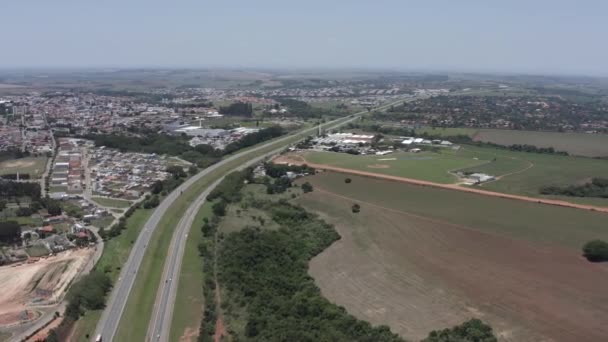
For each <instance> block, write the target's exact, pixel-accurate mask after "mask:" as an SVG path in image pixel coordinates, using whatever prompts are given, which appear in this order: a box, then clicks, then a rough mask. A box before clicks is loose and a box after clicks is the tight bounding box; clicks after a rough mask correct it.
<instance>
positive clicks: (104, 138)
mask: <svg viewBox="0 0 608 342" xmlns="http://www.w3.org/2000/svg"><path fill="white" fill-rule="evenodd" d="M284 133H285V131H284V130H283V129H282V128H281V127H279V126H272V127H268V128H264V129H261V130H259V131H258V132H255V133H251V134H248V135H246V136H245V137H243V138H242V139H240V140H238V141H235V142H233V143H230V144H228V145H227V146H226V148H225V149H224V150H216V149H215V148H213V147H212V146H210V145H205V144H202V145H197V146H194V147H192V146H190V145H189V144H188V140H189V138H188V137H186V136H181V135H180V136H172V135H166V134H158V133H152V134H146V135H145V136H142V137H139V136H128V135H120V134H89V135H87V136H85V138H86V139H90V140H93V141H94V142H95V146H106V147H109V148H115V149H118V150H120V151H122V152H142V153H156V154H168V155H172V156H177V157H180V158H182V159H184V160H187V161H189V162H191V163H194V164H195V165H196V166H198V167H200V168H205V167H208V166H210V165H212V164H214V163H216V162H217V161H219V160H220V158H221V157H222V156H224V155H227V154H231V153H233V152H236V151H238V150H240V149H242V148H245V147H249V146H253V145H255V144H258V143H260V142H263V141H266V140H270V139H273V138H276V137H279V136H281V135H283V134H284Z"/></svg>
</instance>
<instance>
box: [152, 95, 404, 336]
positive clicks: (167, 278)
mask: <svg viewBox="0 0 608 342" xmlns="http://www.w3.org/2000/svg"><path fill="white" fill-rule="evenodd" d="M402 101H403V100H399V101H398V103H401V102H402ZM394 104H395V102H392V103H389V104H387V105H383V106H381V107H379V108H377V109H384V108H388V107H389V106H391V105H394ZM365 113H366V112H360V113H356V114H354V115H353V117H352V118H350V119H347V120H344V118H342V119H339V120H343V121H340V122H339V123H336V124H332V123H331V122H330V123H328V124H327V126H326V127H325V129H334V128H337V127H339V126H342V125H344V124H347V123H349V122H352V121H354V120H356V119H358V118H359V116H361V115H363V114H365ZM284 148H285V146H281V147H279V148H277V149H275V150H273V151H270V152H268V153H265V154H264V155H262V156H259V157H256V158H254V159H252V160H249V161H247V162H246V163H244V164H242V165H240V166H238V167H236V168H234V169H232V170H231V171H229V172H227V174H228V173H231V172H233V171H238V170H242V169H244V168H246V167H248V166H251V165H254V164H256V163H258V162H260V161H262V160H263V159H265V158H268V157H269V156H272V155H275V154H278V153H280V152H281V151H282V150H283V149H284ZM223 178H224V177H221V178H220V179H218V180H217V181H215V182H214V183H213V184H212V185H210V186H209V187H207V189H205V191H204V192H203V193H202V194H201V195H200V196H199V197H198V198H197V199H196V200H195V201H194V202H193V203H192V204H191V205H190V207H189V208H188V210H187V214H186V215H185V216H184V217H182V220H180V222H179V224H178V227H177V229H176V231H175V233H174V235H173V238H172V241H171V245H170V246H169V252H168V253H169V255H170V256H169V257H168V258H167V259H165V260H166V261H165V266H164V268H163V276H162V278H161V284H160V286H159V291H158V293H157V297H156V302H155V305H154V311H153V314H152V321H151V322H150V325H149V326H148V332H147V337H146V341H162V342H164V341H169V334H170V332H171V323H172V321H173V319H172V318H173V311H174V307H173V305H174V304H175V297H176V295H177V288H178V287H179V276H180V272H181V266H182V259H183V256H184V251H185V247H186V240H187V236H188V232H189V231H190V228H191V227H192V223H193V221H194V218H195V216H196V214H197V213H198V211H199V209H200V207H201V206H202V205H203V204H204V203H205V199H206V197H207V195H208V194H209V193H210V192H211V191H212V190H213V189H214V188H215V187H216V186H217V185H218V184H219V183H220V182H221V180H222V179H223ZM176 247H177V248H176Z"/></svg>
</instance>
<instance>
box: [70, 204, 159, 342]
mask: <svg viewBox="0 0 608 342" xmlns="http://www.w3.org/2000/svg"><path fill="white" fill-rule="evenodd" d="M152 212H153V210H152V209H137V210H135V212H134V213H133V215H131V217H129V218H128V219H127V229H125V230H123V231H122V233H121V234H120V235H119V236H117V237H115V238H113V239H111V240H109V241H106V242H105V246H104V251H103V254H102V255H101V258H100V259H99V261H98V262H97V265H95V268H96V269H99V270H102V271H104V272H106V273H107V274H108V276H109V277H110V279H112V283H115V282H116V279H117V278H118V275H119V274H120V269H121V267H122V265H124V263H125V262H126V261H127V259H128V258H129V253H131V248H132V246H133V243H134V242H135V240H136V239H137V237H138V235H139V232H140V231H141V229H142V228H143V226H144V224H145V223H146V221H147V220H148V218H149V217H150V215H151V214H152ZM101 312H102V310H95V311H86V312H85V315H84V316H83V317H81V318H80V319H79V320H78V321H76V325H75V327H74V335H73V339H72V340H73V341H82V342H87V341H90V338H86V337H85V335H86V334H89V335H90V336H93V334H94V332H95V326H96V325H97V321H99V318H100V317H101Z"/></svg>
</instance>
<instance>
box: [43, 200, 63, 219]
mask: <svg viewBox="0 0 608 342" xmlns="http://www.w3.org/2000/svg"><path fill="white" fill-rule="evenodd" d="M46 211H48V213H49V215H52V216H58V215H61V206H60V205H59V202H57V201H56V200H53V199H50V198H47V199H46Z"/></svg>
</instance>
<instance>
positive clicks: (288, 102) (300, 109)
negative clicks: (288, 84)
mask: <svg viewBox="0 0 608 342" xmlns="http://www.w3.org/2000/svg"><path fill="white" fill-rule="evenodd" d="M277 101H278V102H279V103H280V104H281V105H282V106H285V107H287V108H289V114H291V115H293V116H296V117H299V118H302V119H312V118H319V119H320V118H323V117H334V116H342V115H344V114H345V113H344V112H343V111H339V110H332V109H325V108H318V107H313V106H311V105H309V104H308V103H306V102H304V101H300V100H295V99H288V98H278V99H277Z"/></svg>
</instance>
